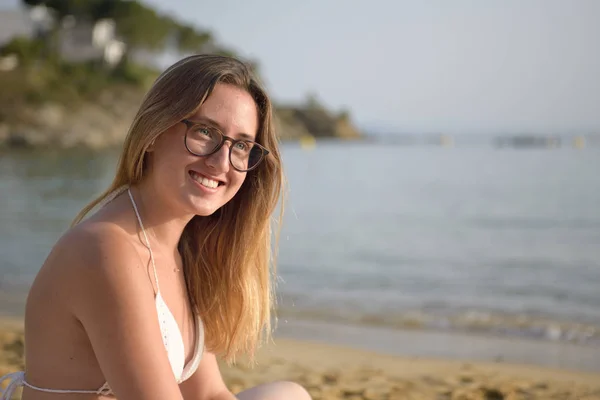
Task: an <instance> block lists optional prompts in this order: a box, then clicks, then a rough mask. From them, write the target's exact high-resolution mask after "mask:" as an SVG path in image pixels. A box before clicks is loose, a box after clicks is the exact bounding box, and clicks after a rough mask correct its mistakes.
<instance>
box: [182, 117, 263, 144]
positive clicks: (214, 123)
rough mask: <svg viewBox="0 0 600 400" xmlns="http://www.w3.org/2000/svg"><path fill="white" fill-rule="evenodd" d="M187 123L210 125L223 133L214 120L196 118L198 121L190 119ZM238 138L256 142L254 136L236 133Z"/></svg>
mask: <svg viewBox="0 0 600 400" xmlns="http://www.w3.org/2000/svg"><path fill="white" fill-rule="evenodd" d="M189 121H190V122H195V123H197V122H205V123H208V124H210V125H213V126H214V127H215V128H218V129H219V130H220V131H223V128H222V127H221V124H219V123H218V122H217V121H215V120H214V119H211V118H209V117H198V120H193V119H190V120H189ZM238 136H239V137H240V138H242V139H245V140H250V141H255V140H256V138H255V137H254V136H252V135H250V134H248V133H244V132H242V133H238Z"/></svg>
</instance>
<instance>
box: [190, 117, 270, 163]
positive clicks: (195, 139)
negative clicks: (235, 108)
mask: <svg viewBox="0 0 600 400" xmlns="http://www.w3.org/2000/svg"><path fill="white" fill-rule="evenodd" d="M181 122H183V123H184V124H185V125H186V127H187V130H186V132H185V148H186V149H187V150H188V151H189V152H190V153H192V154H193V155H195V156H199V157H206V156H210V155H211V154H214V153H216V152H217V151H219V149H220V148H221V147H223V144H225V141H226V140H229V141H230V142H231V146H230V147H229V162H230V163H231V165H232V166H233V168H235V169H236V170H237V171H239V172H246V171H250V170H252V169H254V168H256V167H257V166H258V164H260V163H261V162H262V161H263V160H264V159H265V157H266V156H267V154H269V150H267V149H266V148H264V147H263V146H261V145H260V144H258V143H256V142H253V141H251V140H244V139H241V140H236V139H233V138H230V137H229V136H225V135H224V134H223V133H222V132H221V131H220V130H219V129H217V128H215V127H213V126H210V125H208V124H205V123H201V122H193V121H190V120H187V119H184V120H182V121H181Z"/></svg>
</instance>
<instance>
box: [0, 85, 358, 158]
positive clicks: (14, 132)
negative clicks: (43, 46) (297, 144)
mask: <svg viewBox="0 0 600 400" xmlns="http://www.w3.org/2000/svg"><path fill="white" fill-rule="evenodd" d="M141 98H142V94H141V93H138V92H135V91H132V90H130V89H128V88H125V89H122V90H111V91H105V92H104V93H102V94H101V95H99V96H98V97H97V99H96V101H94V102H86V103H83V104H79V105H78V106H70V107H67V106H64V105H61V104H57V103H48V104H44V105H39V106H35V107H33V106H22V107H21V108H20V109H19V110H15V111H16V112H17V114H14V115H13V117H12V118H11V120H10V121H0V146H4V147H31V148H36V147H46V146H51V147H57V148H71V147H87V148H93V149H101V148H107V147H113V146H118V145H120V144H121V143H122V141H123V139H124V137H125V135H126V134H127V130H128V128H129V124H130V123H131V121H132V119H133V117H134V114H135V112H136V111H137V107H138V106H139V103H140V101H141ZM275 126H276V128H277V131H278V132H279V135H280V137H281V139H282V140H283V141H286V140H302V139H304V138H307V137H308V138H317V139H318V138H340V139H360V138H361V137H362V135H361V133H360V132H359V131H358V130H357V129H356V128H355V127H354V126H353V125H352V123H351V122H350V120H349V118H348V117H347V115H345V114H342V115H337V114H335V113H333V112H329V111H327V110H326V109H324V108H322V107H320V108H315V107H310V106H297V107H295V106H285V107H276V111H275Z"/></svg>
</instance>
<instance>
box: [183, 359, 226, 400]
mask: <svg viewBox="0 0 600 400" xmlns="http://www.w3.org/2000/svg"><path fill="white" fill-rule="evenodd" d="M181 392H182V393H183V397H184V399H185V400H235V399H236V397H235V396H234V395H233V394H232V393H231V392H230V391H229V390H228V389H227V386H225V383H224V382H223V377H222V376H221V371H220V370H219V365H218V363H217V358H216V357H215V355H214V354H213V353H210V352H208V351H207V352H204V355H203V356H202V361H200V365H199V366H198V369H197V370H196V372H194V374H193V375H192V376H191V377H190V378H189V379H188V380H186V381H185V382H183V383H182V384H181Z"/></svg>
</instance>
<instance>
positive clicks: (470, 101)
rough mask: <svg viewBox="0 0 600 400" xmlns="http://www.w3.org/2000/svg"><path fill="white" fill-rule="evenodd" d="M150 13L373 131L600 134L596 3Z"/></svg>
mask: <svg viewBox="0 0 600 400" xmlns="http://www.w3.org/2000/svg"><path fill="white" fill-rule="evenodd" d="M3 2H4V3H10V2H16V1H15V0H0V4H2V3H3ZM144 2H145V3H147V4H151V5H153V6H155V7H156V8H158V9H160V10H161V11H166V12H169V13H171V14H172V15H175V16H176V17H178V18H180V19H181V20H184V21H186V22H191V23H193V24H195V25H197V26H199V27H203V28H207V29H210V30H212V31H213V33H214V35H215V36H216V38H217V41H218V42H219V43H221V44H223V45H225V46H226V47H228V48H232V49H234V50H236V51H237V52H239V54H241V55H242V56H245V57H251V58H252V59H256V60H258V62H259V64H260V68H261V73H262V76H263V78H264V81H265V83H266V85H267V89H268V90H269V92H270V93H271V95H272V96H273V97H274V99H275V100H276V101H279V102H285V103H293V102H301V101H303V100H304V99H305V98H306V96H307V95H308V94H309V93H313V94H316V96H317V97H318V98H319V100H320V101H322V102H323V103H324V104H325V105H327V106H328V107H331V108H332V109H334V110H342V109H347V110H349V111H350V112H351V116H352V118H353V120H354V122H356V123H357V124H358V125H359V126H360V127H363V128H367V129H368V128H371V129H377V130H379V131H386V132H388V131H389V132H401V133H419V132H423V133H434V132H435V133H438V132H439V133H448V134H459V133H468V134H474V133H481V134H486V133H489V134H501V133H547V134H563V133H600V112H599V110H600V44H599V43H598V39H600V23H598V21H600V1H598V0H452V1H449V0H412V1H403V0H369V1H358V0H353V1H350V0H303V1H293V2H292V1H289V0H253V1H242V0H236V1H233V0H220V1H197V0H144Z"/></svg>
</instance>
